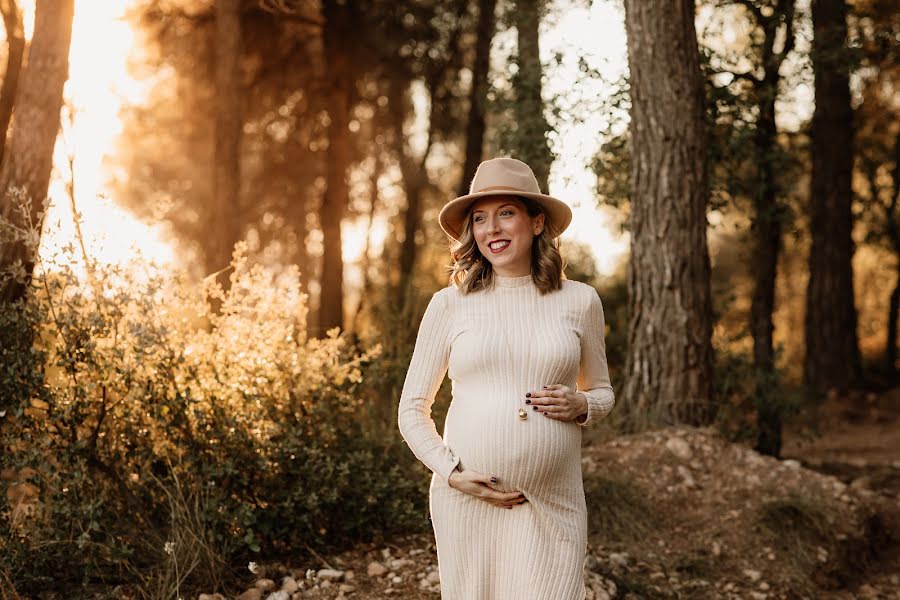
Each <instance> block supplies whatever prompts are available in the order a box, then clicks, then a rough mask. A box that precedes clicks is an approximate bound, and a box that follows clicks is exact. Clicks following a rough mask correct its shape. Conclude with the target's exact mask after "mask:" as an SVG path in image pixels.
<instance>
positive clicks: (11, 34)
mask: <svg viewBox="0 0 900 600" xmlns="http://www.w3.org/2000/svg"><path fill="white" fill-rule="evenodd" d="M0 13H2V14H3V25H4V27H5V28H6V72H5V73H4V75H3V84H2V85H0V165H2V164H3V154H4V152H3V151H4V149H5V148H6V132H7V130H8V129H9V121H10V119H11V118H12V112H13V102H14V101H15V98H16V88H18V85H19V73H20V72H21V70H22V58H23V57H24V55H25V33H24V32H23V31H22V11H21V10H19V6H18V5H17V4H16V0H0Z"/></svg>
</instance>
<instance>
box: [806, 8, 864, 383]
mask: <svg viewBox="0 0 900 600" xmlns="http://www.w3.org/2000/svg"><path fill="white" fill-rule="evenodd" d="M846 12H847V7H846V5H845V3H844V0H814V1H813V3H812V16H813V32H814V38H813V48H812V63H813V70H814V72H815V98H816V103H815V104H816V106H815V112H814V113H813V119H812V130H811V136H810V137H811V139H810V150H811V154H812V176H811V181H810V193H809V198H810V204H809V213H810V214H809V216H810V236H811V238H812V246H811V248H810V253H809V283H808V286H807V292H806V358H805V361H804V372H803V379H804V383H805V385H806V388H807V390H808V392H809V393H810V394H811V395H812V397H813V398H815V399H817V400H821V399H822V398H823V396H824V394H825V393H826V392H827V391H828V390H829V389H832V388H835V389H837V390H839V391H845V390H846V389H847V387H848V386H849V385H851V383H852V382H853V381H854V380H856V379H857V378H858V377H859V374H860V371H861V366H860V355H859V342H858V339H857V333H856V307H855V305H854V297H853V268H852V264H851V261H852V259H853V250H854V248H853V240H852V238H851V233H852V229H853V216H852V212H851V204H852V201H853V191H852V189H851V175H852V173H853V111H852V109H851V107H850V64H849V56H848V48H847V46H846V39H847V15H846Z"/></svg>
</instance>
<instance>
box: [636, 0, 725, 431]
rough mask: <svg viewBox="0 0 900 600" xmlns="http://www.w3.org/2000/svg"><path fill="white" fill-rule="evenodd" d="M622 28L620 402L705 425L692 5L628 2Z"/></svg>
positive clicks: (707, 331)
mask: <svg viewBox="0 0 900 600" xmlns="http://www.w3.org/2000/svg"><path fill="white" fill-rule="evenodd" d="M625 26H626V30H627V33H628V36H627V37H628V60H629V66H630V70H631V101H632V109H631V125H630V128H631V147H632V155H633V162H632V170H631V186H632V187H631V214H630V217H629V224H630V229H631V264H630V268H629V275H628V295H629V304H630V307H631V315H632V316H631V321H630V323H629V329H628V338H629V344H630V347H629V354H628V359H627V365H626V381H625V388H624V393H623V396H624V398H625V400H624V402H625V403H626V404H630V405H634V406H635V408H636V409H637V410H638V411H640V412H641V413H643V414H642V415H641V416H642V417H645V418H648V419H649V420H650V421H652V422H655V423H660V422H662V423H672V422H685V423H691V424H702V423H708V422H709V421H710V419H711V418H712V417H713V411H712V408H711V395H712V380H713V377H712V374H713V353H712V345H711V336H712V301H711V293H710V262H709V252H708V250H707V241H706V204H707V194H708V190H707V168H706V137H705V125H704V91H703V81H702V76H701V73H700V61H699V51H698V48H697V37H696V34H695V30H694V3H693V0H678V1H673V2H668V3H666V5H665V6H662V5H658V4H657V3H650V2H644V1H642V0H626V2H625ZM662 56H664V57H666V60H664V61H663V60H660V57H662Z"/></svg>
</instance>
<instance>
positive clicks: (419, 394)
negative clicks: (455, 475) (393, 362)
mask: <svg viewBox="0 0 900 600" xmlns="http://www.w3.org/2000/svg"><path fill="white" fill-rule="evenodd" d="M449 356H450V313H449V311H448V309H447V299H446V297H445V296H444V295H443V294H442V293H441V292H437V293H435V294H434V295H433V296H432V297H431V301H430V302H429V303H428V307H427V308H426V309H425V315H424V316H423V317H422V323H421V324H420V325H419V332H418V334H417V335H416V345H415V349H414V350H413V355H412V359H411V360H410V363H409V369H408V370H407V372H406V379H405V381H404V382H403V391H402V392H401V393H400V406H399V408H398V411H397V422H398V425H399V427H400V435H402V436H403V439H404V440H406V443H407V445H408V446H409V447H410V449H411V450H412V451H413V454H415V455H416V458H418V459H419V460H420V461H422V463H423V464H424V465H425V466H426V467H428V468H429V469H431V470H432V471H433V472H434V473H437V474H438V475H440V476H441V477H443V478H444V479H445V480H447V479H449V477H450V473H451V472H452V471H453V469H455V468H456V465H457V464H458V463H459V457H458V456H455V455H454V454H453V453H452V452H451V451H450V449H449V448H447V446H446V445H445V444H444V442H443V440H442V439H441V436H440V435H438V432H437V427H436V426H435V424H434V419H433V418H432V417H431V406H432V405H433V404H434V397H435V395H436V394H437V391H438V388H440V386H441V382H442V381H443V379H444V375H445V374H446V372H447V366H448V361H449Z"/></svg>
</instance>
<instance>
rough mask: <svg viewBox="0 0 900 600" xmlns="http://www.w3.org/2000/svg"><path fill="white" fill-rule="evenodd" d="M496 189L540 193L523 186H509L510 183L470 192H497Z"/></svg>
mask: <svg viewBox="0 0 900 600" xmlns="http://www.w3.org/2000/svg"><path fill="white" fill-rule="evenodd" d="M496 191H504V192H525V193H526V194H534V193H538V194H540V192H531V191H529V190H523V189H522V188H517V187H512V186H509V185H491V186H488V187H486V188H481V189H480V190H478V191H477V192H476V191H474V190H473V191H471V192H469V193H470V194H480V193H482V192H496Z"/></svg>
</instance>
